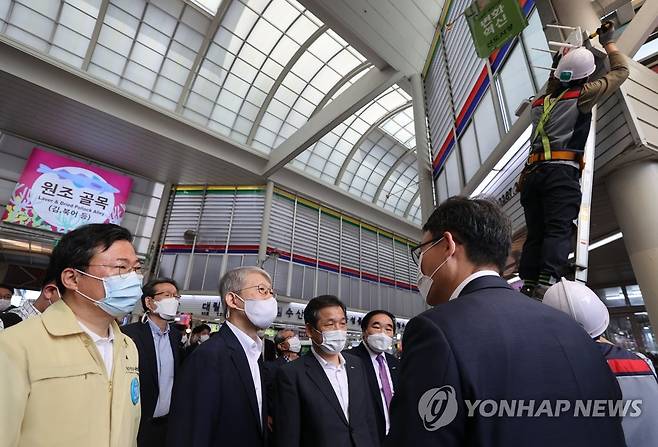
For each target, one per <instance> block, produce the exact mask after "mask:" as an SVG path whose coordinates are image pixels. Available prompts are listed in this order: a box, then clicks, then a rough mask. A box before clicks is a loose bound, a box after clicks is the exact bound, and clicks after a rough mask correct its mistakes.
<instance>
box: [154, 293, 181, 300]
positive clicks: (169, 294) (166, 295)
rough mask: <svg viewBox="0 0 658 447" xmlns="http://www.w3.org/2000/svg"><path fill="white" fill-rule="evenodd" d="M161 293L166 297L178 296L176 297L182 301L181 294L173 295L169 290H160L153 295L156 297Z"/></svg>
mask: <svg viewBox="0 0 658 447" xmlns="http://www.w3.org/2000/svg"><path fill="white" fill-rule="evenodd" d="M160 295H164V297H165V298H176V299H177V300H179V301H180V299H181V298H182V296H181V295H172V294H171V293H169V292H158V293H154V294H153V297H154V298H155V297H156V296H160Z"/></svg>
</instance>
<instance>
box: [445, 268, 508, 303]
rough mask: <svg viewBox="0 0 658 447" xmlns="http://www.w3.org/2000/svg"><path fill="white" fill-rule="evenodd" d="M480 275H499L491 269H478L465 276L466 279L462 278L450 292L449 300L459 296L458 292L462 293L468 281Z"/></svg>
mask: <svg viewBox="0 0 658 447" xmlns="http://www.w3.org/2000/svg"><path fill="white" fill-rule="evenodd" d="M481 276H500V275H499V274H498V272H494V271H493V270H480V271H479V272H475V273H473V274H471V275H469V276H467V277H466V279H465V280H463V281H462V283H461V284H459V285H458V286H457V288H456V289H455V291H454V292H452V295H450V300H449V301H452V300H454V299H455V298H457V297H458V296H459V294H460V293H462V290H464V288H465V287H466V286H467V285H468V283H470V282H471V281H473V280H474V279H476V278H480V277H481Z"/></svg>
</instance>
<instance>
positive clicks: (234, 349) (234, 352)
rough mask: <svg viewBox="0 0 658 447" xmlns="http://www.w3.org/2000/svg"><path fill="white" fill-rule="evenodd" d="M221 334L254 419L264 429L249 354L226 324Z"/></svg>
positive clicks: (221, 329)
mask: <svg viewBox="0 0 658 447" xmlns="http://www.w3.org/2000/svg"><path fill="white" fill-rule="evenodd" d="M219 332H220V333H219V334H218V335H219V336H221V337H223V338H224V341H225V342H226V345H227V346H228V348H229V350H230V351H231V360H232V361H233V365H235V369H237V371H238V376H240V381H241V382H242V386H243V387H244V390H245V392H246V393H247V397H248V398H249V405H250V406H251V410H252V412H253V414H254V417H255V418H256V420H257V421H260V422H259V423H258V424H259V426H260V427H261V429H262V428H263V425H262V421H263V419H262V415H260V416H259V412H258V401H257V400H256V387H255V386H254V381H253V378H252V376H251V369H250V368H249V361H248V360H247V354H245V352H244V349H243V348H242V345H241V344H240V341H238V338H237V337H236V336H235V334H234V333H233V331H231V329H230V328H229V327H228V325H226V324H224V325H222V327H221V328H220V330H219ZM261 388H263V386H262V374H261ZM263 407H265V405H263ZM261 434H262V430H261Z"/></svg>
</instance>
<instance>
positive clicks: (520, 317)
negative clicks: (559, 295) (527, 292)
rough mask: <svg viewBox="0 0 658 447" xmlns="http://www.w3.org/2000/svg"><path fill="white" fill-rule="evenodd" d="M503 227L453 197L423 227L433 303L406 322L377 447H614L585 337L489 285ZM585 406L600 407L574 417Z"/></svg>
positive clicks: (609, 386)
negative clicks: (387, 423) (387, 426)
mask: <svg viewBox="0 0 658 447" xmlns="http://www.w3.org/2000/svg"><path fill="white" fill-rule="evenodd" d="M510 227H511V226H510V223H509V219H507V217H506V216H505V215H504V214H503V213H502V211H501V210H500V209H499V208H498V206H497V205H496V204H494V203H493V202H490V201H488V200H484V199H469V198H465V197H453V198H451V199H448V200H447V201H445V202H444V203H443V204H441V205H440V206H439V207H438V208H437V209H436V210H435V211H434V213H433V214H432V215H431V216H430V218H429V220H428V221H427V223H426V224H425V226H424V227H423V239H422V243H421V244H420V246H418V247H417V248H416V249H415V250H414V252H413V253H414V259H415V260H416V261H417V263H418V265H419V281H418V288H419V290H420V292H421V294H422V295H423V296H424V297H425V299H426V301H427V303H428V304H430V305H432V306H436V307H435V308H433V309H430V310H428V311H425V312H423V313H422V314H420V315H419V316H417V317H415V318H413V319H412V320H411V321H410V322H409V324H407V327H406V330H405V333H404V338H403V340H402V347H403V354H402V362H401V367H400V379H399V382H398V387H397V389H396V392H395V398H394V399H393V404H392V407H391V430H390V432H389V435H388V438H387V439H386V442H385V445H387V446H391V447H393V446H396V447H397V446H403V445H404V446H412V445H414V446H415V445H418V446H435V445H440V446H443V447H456V446H473V447H475V446H477V447H508V446H515V447H530V446H532V447H554V446H584V445H588V446H594V445H595V446H597V447H620V446H624V445H625V443H624V433H623V431H622V427H621V419H620V418H619V417H612V416H610V415H609V414H608V401H613V402H616V401H618V400H619V399H621V392H620V389H619V386H618V385H617V383H616V380H615V378H614V376H613V375H612V373H611V372H610V369H609V368H608V366H607V365H606V363H605V361H604V359H603V357H602V356H601V353H600V352H598V349H597V348H596V346H594V343H592V341H591V339H590V337H589V336H588V335H587V333H586V332H585V331H583V329H582V328H581V327H580V326H579V325H578V324H577V323H575V322H574V321H573V320H571V319H570V318H569V317H567V316H566V315H565V314H563V313H562V312H559V311H555V309H551V308H548V306H544V305H542V304H541V303H539V302H536V301H535V300H529V299H527V297H525V296H523V295H522V294H520V293H518V292H516V291H514V290H512V289H511V288H510V287H509V285H508V284H507V281H505V280H504V279H502V278H500V276H499V274H500V272H501V271H502V270H503V269H504V267H505V265H506V263H507V256H508V253H509V249H510V245H511V228H510ZM595 402H604V403H605V405H604V406H605V408H604V409H603V411H598V410H597V411H591V410H590V412H588V411H586V408H587V405H589V408H590V409H591V408H593V407H594V405H598V403H597V404H595ZM579 405H582V407H579ZM578 408H581V409H582V408H584V409H585V411H579V410H578ZM583 414H585V415H583ZM597 415H598V416H600V417H592V416H597Z"/></svg>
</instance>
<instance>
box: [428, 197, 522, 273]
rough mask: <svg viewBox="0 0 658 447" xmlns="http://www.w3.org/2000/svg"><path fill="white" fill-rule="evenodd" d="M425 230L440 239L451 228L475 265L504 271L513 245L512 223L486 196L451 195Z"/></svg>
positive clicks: (431, 218)
mask: <svg viewBox="0 0 658 447" xmlns="http://www.w3.org/2000/svg"><path fill="white" fill-rule="evenodd" d="M423 231H429V232H430V233H431V234H432V236H433V237H434V238H439V237H441V235H442V234H443V233H444V232H445V231H449V232H450V233H451V234H452V235H453V237H454V238H455V241H456V242H458V243H460V244H463V245H464V247H465V249H466V256H468V259H469V260H470V261H471V262H473V263H474V264H476V265H478V266H480V265H487V264H493V265H495V266H496V267H498V270H499V272H500V273H502V272H503V271H504V270H505V265H506V264H507V256H508V254H509V251H510V248H511V246H512V225H511V223H510V220H509V218H508V217H507V216H506V215H505V214H504V213H503V211H502V210H501V209H500V207H499V206H498V204H496V203H495V202H494V201H492V200H490V199H487V198H474V199H471V198H468V197H462V196H455V197H451V198H449V199H448V200H446V201H445V202H443V203H442V204H441V205H439V206H438V207H437V209H435V210H434V212H433V213H432V215H431V216H430V218H429V219H428V220H427V223H425V225H424V226H423Z"/></svg>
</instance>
